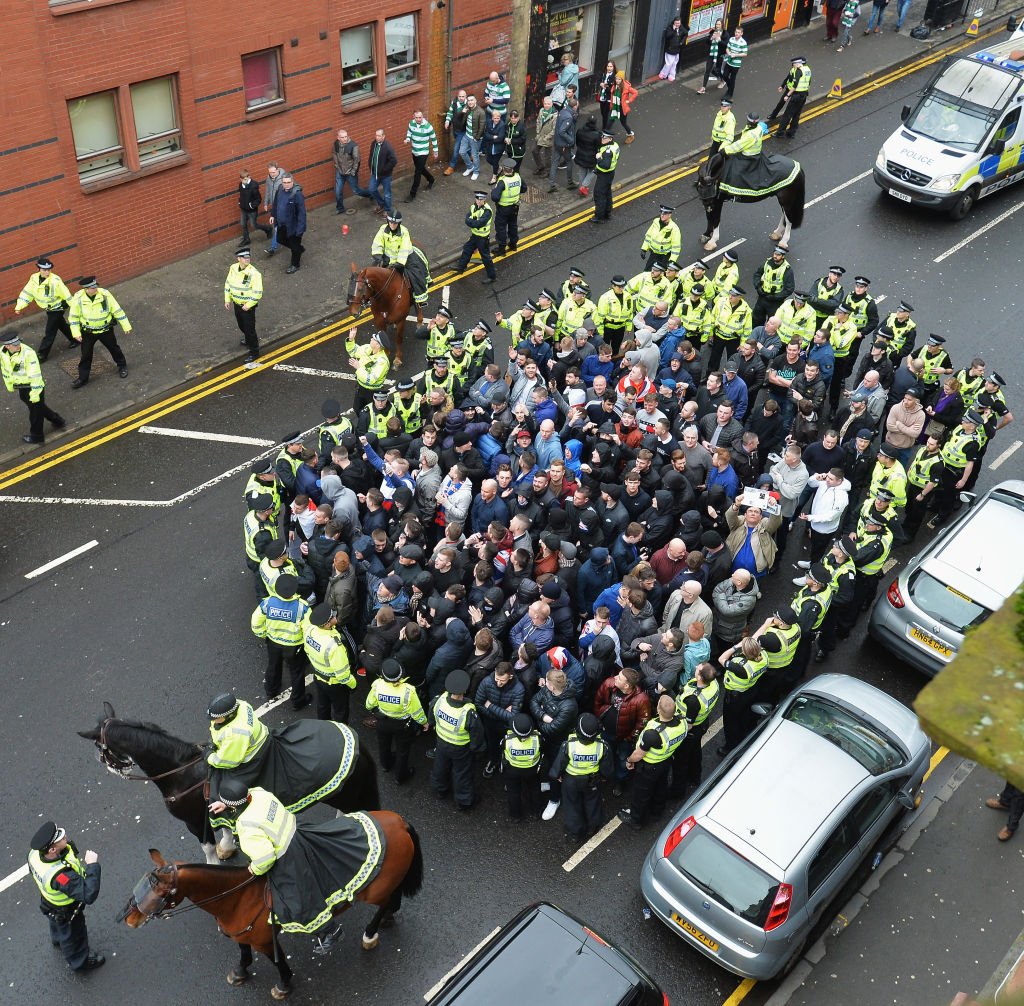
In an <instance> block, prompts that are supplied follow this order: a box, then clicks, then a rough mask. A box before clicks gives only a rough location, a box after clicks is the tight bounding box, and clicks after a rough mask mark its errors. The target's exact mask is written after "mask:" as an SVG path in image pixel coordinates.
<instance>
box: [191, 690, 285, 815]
mask: <svg viewBox="0 0 1024 1006" xmlns="http://www.w3.org/2000/svg"><path fill="white" fill-rule="evenodd" d="M206 715H207V716H208V717H209V718H210V741H211V743H212V745H213V748H212V750H211V751H210V752H209V754H207V756H206V763H207V765H209V775H210V792H211V793H214V794H216V793H217V792H218V791H219V789H220V787H221V785H222V783H223V782H224V779H225V778H226V775H227V774H230V773H231V772H232V771H234V770H235V769H237V768H239V767H240V766H242V765H246V766H248V768H247V769H246V776H247V777H248V778H254V777H255V776H257V775H258V774H259V772H260V770H261V766H262V765H263V763H264V761H266V759H267V756H268V755H269V754H270V750H271V747H272V744H271V743H270V740H271V737H270V731H269V730H268V729H267V727H266V726H265V724H264V723H263V721H262V720H261V719H260V718H259V716H257V715H256V710H255V709H253V707H252V706H251V705H250V704H249V703H248V702H246V701H245V700H244V699H239V698H237V697H236V696H235V695H232V694H231V693H230V692H225V693H224V694H222V695H218V696H217V697H216V698H215V699H214V700H213V701H212V702H211V703H210V705H209V708H208V709H207V710H206ZM210 827H211V828H231V827H232V819H231V818H230V817H228V816H222V815H218V814H216V813H211V814H210Z"/></svg>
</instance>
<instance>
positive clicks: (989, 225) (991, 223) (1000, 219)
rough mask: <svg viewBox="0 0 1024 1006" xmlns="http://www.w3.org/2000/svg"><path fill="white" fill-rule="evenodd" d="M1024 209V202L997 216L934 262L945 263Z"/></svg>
mask: <svg viewBox="0 0 1024 1006" xmlns="http://www.w3.org/2000/svg"><path fill="white" fill-rule="evenodd" d="M1022 207H1024V202H1020V203H1017V205H1016V206H1011V207H1010V208H1009V209H1008V210H1007V211H1006V212H1005V213H1000V214H999V216H997V217H996V218H995V219H994V220H990V221H989V222H988V223H987V224H985V226H984V227H979V228H978V229H977V230H976V231H975V232H974V233H973V234H969V235H968V236H967V237H965V238H964V239H963V241H958V242H957V243H956V244H955V245H953V247H952V248H947V249H946V250H945V251H944V252H943V253H942V254H941V255H939V256H938V257H937V258H933V259H932V261H933V262H936V263H938V262H944V261H945V260H946V259H948V258H949V257H950V256H952V255H955V254H956V253H957V252H958V251H960V250H961V249H962V248H966V247H967V246H968V245H969V244H970V243H971V242H972V241H976V240H977V239H978V238H980V237H981V235H982V234H985V233H987V232H988V231H990V230H992V228H993V227H995V226H996V225H997V224H1001V223H1002V222H1003V221H1004V220H1005V219H1006V218H1007V217H1010V216H1013V214H1014V213H1016V212H1017V210H1019V209H1021V208H1022Z"/></svg>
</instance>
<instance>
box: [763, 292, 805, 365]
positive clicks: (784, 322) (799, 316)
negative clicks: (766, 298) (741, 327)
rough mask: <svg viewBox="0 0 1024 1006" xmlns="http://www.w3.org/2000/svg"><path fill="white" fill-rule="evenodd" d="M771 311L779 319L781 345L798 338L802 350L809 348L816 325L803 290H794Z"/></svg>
mask: <svg viewBox="0 0 1024 1006" xmlns="http://www.w3.org/2000/svg"><path fill="white" fill-rule="evenodd" d="M773 313H774V315H775V317H776V318H778V319H779V339H780V340H781V341H782V343H783V345H788V344H789V343H790V342H792V341H793V339H799V340H800V346H801V347H802V349H803V350H805V351H806V350H807V349H809V348H810V345H811V340H812V339H813V338H814V331H815V327H816V326H815V316H814V308H813V307H811V305H810V304H808V303H807V294H806V293H805V292H804V291H803V290H794V291H793V294H792V296H791V297H790V298H789V299H788V300H787V301H786V302H785V303H784V304H782V305H781V306H780V307H779V308H777V309H776V310H775V311H774V312H773ZM755 324H756V322H755ZM762 324H763V322H762Z"/></svg>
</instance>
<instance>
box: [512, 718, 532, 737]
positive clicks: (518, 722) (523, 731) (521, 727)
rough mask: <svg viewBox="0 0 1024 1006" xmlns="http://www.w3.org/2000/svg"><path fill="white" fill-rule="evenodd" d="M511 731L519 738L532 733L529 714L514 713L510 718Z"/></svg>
mask: <svg viewBox="0 0 1024 1006" xmlns="http://www.w3.org/2000/svg"><path fill="white" fill-rule="evenodd" d="M512 729H513V730H514V731H515V733H516V735H517V736H519V737H529V736H530V734H531V733H532V732H533V719H532V718H531V716H530V714H529V713H516V714H515V716H514V717H513V718H512Z"/></svg>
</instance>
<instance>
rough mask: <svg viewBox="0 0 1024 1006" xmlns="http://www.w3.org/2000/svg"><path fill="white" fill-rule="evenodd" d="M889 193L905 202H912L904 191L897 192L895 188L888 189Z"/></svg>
mask: <svg viewBox="0 0 1024 1006" xmlns="http://www.w3.org/2000/svg"><path fill="white" fill-rule="evenodd" d="M889 195H890V196H895V197H896V198H897V199H900V200H902V201H903V202H905V203H912V202H913V201H914V200H913V199H911V198H910V196H908V195H907V194H906V192H897V191H896V189H889Z"/></svg>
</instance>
